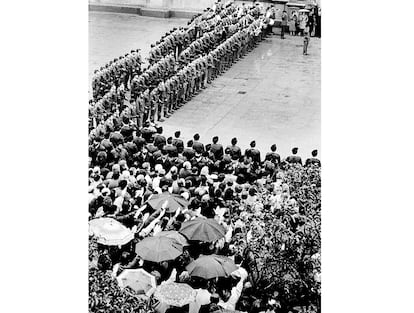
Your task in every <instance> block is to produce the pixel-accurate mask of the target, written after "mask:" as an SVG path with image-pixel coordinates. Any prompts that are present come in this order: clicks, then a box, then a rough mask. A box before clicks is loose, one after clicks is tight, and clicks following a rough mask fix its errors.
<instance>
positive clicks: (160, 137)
mask: <svg viewBox="0 0 414 313" xmlns="http://www.w3.org/2000/svg"><path fill="white" fill-rule="evenodd" d="M162 131H163V129H162V127H158V128H157V133H156V134H154V145H155V146H156V147H159V146H160V144H163V145H166V144H167V139H165V137H164V136H163V135H161V134H162Z"/></svg>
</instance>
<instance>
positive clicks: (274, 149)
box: [270, 144, 277, 152]
mask: <svg viewBox="0 0 414 313" xmlns="http://www.w3.org/2000/svg"><path fill="white" fill-rule="evenodd" d="M276 148H277V147H276V145H275V144H273V145H271V146H270V150H272V152H275V151H276Z"/></svg>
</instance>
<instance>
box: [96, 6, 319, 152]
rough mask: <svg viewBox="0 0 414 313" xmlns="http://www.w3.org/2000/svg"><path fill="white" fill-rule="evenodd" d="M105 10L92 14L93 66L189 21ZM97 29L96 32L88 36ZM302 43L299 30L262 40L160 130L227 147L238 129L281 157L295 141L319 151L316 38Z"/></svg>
mask: <svg viewBox="0 0 414 313" xmlns="http://www.w3.org/2000/svg"><path fill="white" fill-rule="evenodd" d="M105 15H108V13H90V23H89V24H90V63H92V64H90V68H92V69H94V68H96V66H95V65H96V64H104V63H105V62H106V61H107V60H109V59H110V58H112V57H116V56H118V55H120V54H122V53H125V52H127V51H129V50H130V49H132V48H134V47H142V48H141V49H142V50H143V51H144V52H145V51H148V48H149V45H150V44H151V43H152V42H154V41H155V40H157V38H159V36H160V35H161V34H162V33H164V32H165V30H167V29H170V28H171V27H174V26H173V25H177V24H178V25H184V24H185V23H186V21H185V20H175V19H165V20H164V19H159V20H157V19H155V20H156V21H154V19H153V18H147V17H140V16H131V17H130V16H126V17H125V16H124V15H125V14H110V15H111V16H105ZM112 15H115V16H114V17H113V16H112ZM117 15H120V16H117ZM108 19H109V20H111V21H112V22H111V24H110V25H106V24H107V22H106V21H107V20H108ZM174 23H175V24H174ZM180 23H181V24H180ZM151 25H152V26H151ZM141 27H142V28H141ZM154 33H156V34H154ZM95 34H96V35H97V36H98V38H91V37H94V36H95ZM91 35H93V36H91ZM302 42H303V39H302V38H301V37H289V36H288V37H287V38H286V39H285V40H281V39H280V38H279V37H278V36H276V35H275V36H273V37H271V38H270V39H266V40H265V41H263V42H262V43H261V44H260V45H259V46H258V47H257V48H256V49H255V50H253V51H252V52H250V53H249V54H247V55H246V56H245V57H244V58H243V59H242V60H240V61H239V62H237V63H236V64H234V65H233V66H232V67H231V68H230V69H229V70H228V71H227V72H226V73H224V74H223V75H222V76H220V77H218V78H217V79H216V80H214V81H213V83H212V84H211V85H208V88H207V89H205V90H203V91H202V92H201V93H200V94H198V95H197V96H195V97H194V98H193V99H192V100H191V101H189V102H188V103H186V104H185V105H184V106H183V107H182V108H180V109H179V110H178V111H176V112H175V113H174V114H173V115H172V116H171V117H170V118H168V119H167V120H166V121H165V122H163V123H161V124H162V125H163V127H164V129H165V133H166V134H167V135H172V134H173V133H174V131H176V130H181V133H182V136H183V137H184V139H191V138H192V136H193V135H194V133H196V132H198V133H199V134H200V136H201V140H202V141H203V142H209V141H210V140H211V138H212V137H213V136H215V135H218V136H219V137H220V142H221V143H222V144H223V145H224V146H226V145H227V144H229V142H230V140H231V138H232V137H234V136H236V137H237V138H238V139H239V145H240V146H241V148H242V149H245V148H247V147H248V146H249V143H250V141H252V140H256V143H257V147H258V148H259V149H260V150H262V151H263V153H265V152H266V151H268V150H269V147H270V146H271V145H272V144H273V143H276V145H277V146H278V152H279V153H280V154H281V156H282V157H284V156H287V155H288V154H290V150H291V148H292V147H294V146H297V147H299V152H298V154H299V155H301V156H302V158H304V159H305V158H307V157H309V156H310V152H311V151H312V150H313V149H319V150H320V148H321V139H320V138H321V104H320V103H321V90H320V88H321V63H320V58H321V41H320V39H317V38H311V41H310V45H309V48H308V53H309V55H307V56H304V55H302ZM121 48H122V49H121ZM145 49H146V50H145ZM112 55H114V56H112ZM143 55H145V56H146V55H147V52H146V53H143Z"/></svg>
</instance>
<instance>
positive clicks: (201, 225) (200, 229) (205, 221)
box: [179, 218, 226, 242]
mask: <svg viewBox="0 0 414 313" xmlns="http://www.w3.org/2000/svg"><path fill="white" fill-rule="evenodd" d="M179 232H180V233H181V234H183V235H184V236H186V237H187V239H188V240H199V241H204V242H213V241H216V240H218V239H220V238H223V237H224V236H225V235H226V230H225V229H224V227H223V226H221V225H220V224H219V223H217V222H216V220H215V219H212V218H196V219H194V220H191V221H188V222H185V223H183V224H182V226H181V228H180V230H179Z"/></svg>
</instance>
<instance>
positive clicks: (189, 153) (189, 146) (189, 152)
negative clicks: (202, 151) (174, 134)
mask: <svg viewBox="0 0 414 313" xmlns="http://www.w3.org/2000/svg"><path fill="white" fill-rule="evenodd" d="M192 147H193V141H192V140H189V141H188V142H187V148H185V149H184V151H183V156H184V157H185V158H186V159H187V161H190V160H191V159H192V158H194V156H195V151H194V150H193V148H192Z"/></svg>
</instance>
